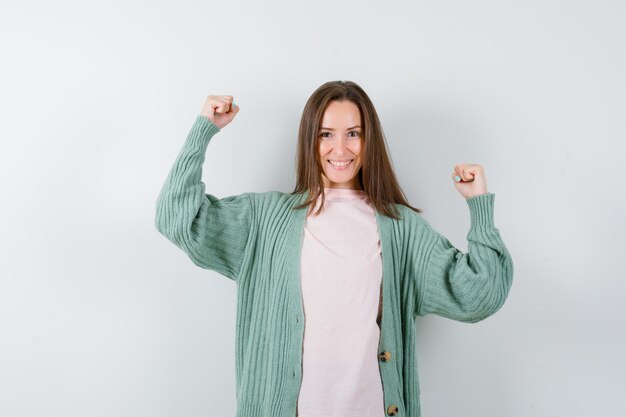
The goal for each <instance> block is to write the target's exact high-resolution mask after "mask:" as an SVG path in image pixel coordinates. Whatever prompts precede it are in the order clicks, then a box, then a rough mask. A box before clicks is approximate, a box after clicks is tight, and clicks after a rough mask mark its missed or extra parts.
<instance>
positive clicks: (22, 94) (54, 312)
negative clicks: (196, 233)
mask: <svg viewBox="0 0 626 417" xmlns="http://www.w3.org/2000/svg"><path fill="white" fill-rule="evenodd" d="M0 7H1V10H0V28H1V29H0V35H1V36H0V46H1V51H2V65H1V66H0V71H1V73H0V74H1V77H0V86H1V92H2V94H1V98H0V114H1V117H2V123H1V124H0V138H1V149H0V181H1V182H0V186H1V190H2V204H0V221H1V228H2V229H1V236H2V237H1V240H0V242H1V247H0V249H1V253H0V279H1V280H0V415H2V416H6V417H27V416H28V417H31V416H47V417H69V416H80V417H83V416H89V417H99V416H103V417H104V416H107V417H108V416H116V417H126V416H128V417H144V416H145V417H148V416H149V417H166V416H172V417H173V416H215V415H223V416H234V415H235V357H234V351H235V347H234V337H235V313H236V306H235V301H236V287H235V284H234V283H233V282H232V281H230V280H228V279H227V278H225V277H223V276H221V275H219V274H217V273H214V272H212V271H207V270H203V269H201V268H199V267H197V266H195V265H194V264H193V263H192V262H191V260H190V259H188V258H187V257H186V256H185V254H184V253H183V252H182V251H180V250H179V249H178V248H177V247H175V246H174V245H173V244H172V243H170V242H169V241H167V240H166V239H165V238H164V237H163V236H161V235H160V234H159V233H158V232H157V231H156V229H155V227H154V214H155V202H156V198H157V195H158V192H159V191H160V188H161V186H162V184H163V182H164V180H165V177H166V175H167V173H168V171H169V169H170V167H171V165H172V164H173V162H174V159H175V157H176V155H177V154H178V152H179V150H180V148H181V147H182V144H183V142H184V140H185V137H186V135H187V133H188V132H189V129H190V128H191V126H192V124H193V122H194V120H195V117H196V116H197V114H198V113H199V112H200V109H201V106H202V104H203V102H204V100H205V98H206V96H207V95H209V94H230V95H233V96H234V98H235V101H236V102H237V103H238V104H239V106H240V107H241V111H240V113H239V115H238V116H237V118H236V119H235V121H234V122H233V123H232V124H231V125H229V126H227V127H226V128H225V129H224V130H222V131H221V132H220V133H219V134H218V135H217V136H216V137H215V138H214V140H212V142H211V143H210V145H209V148H208V150H207V157H206V162H205V165H204V171H203V180H204V182H205V183H206V186H207V192H210V193H211V194H214V195H217V196H218V197H225V196H228V195H234V194H240V193H243V192H246V191H256V192H263V191H269V190H280V191H283V192H291V191H292V187H293V185H294V183H295V161H294V155H295V145H296V142H295V141H296V136H297V128H298V124H299V118H300V115H301V111H302V109H303V106H304V103H305V101H306V99H307V98H308V97H309V95H310V94H311V93H312V92H313V91H314V90H315V89H316V88H317V87H318V86H319V85H321V84H322V83H324V82H326V81H329V80H336V79H345V80H352V81H355V82H357V83H358V84H359V85H361V86H362V87H363V88H364V89H365V91H366V92H367V93H368V94H369V95H370V97H371V99H372V100H373V102H374V104H375V106H376V107H377V109H378V112H379V115H380V118H381V121H382V123H383V127H384V131H385V134H386V137H387V141H388V145H389V148H390V152H391V156H392V159H393V163H394V167H395V169H396V173H397V175H398V178H399V180H400V183H401V185H402V187H403V189H404V190H405V192H406V194H407V196H408V198H409V201H410V202H411V203H412V204H413V205H415V206H417V207H420V208H422V209H424V212H423V216H424V217H425V218H426V219H427V220H428V221H429V222H430V223H431V224H432V225H433V227H435V228H436V229H437V230H438V231H440V232H441V233H442V234H444V235H445V236H447V237H448V238H449V239H450V240H451V241H452V242H453V243H454V244H455V245H456V246H457V247H458V248H459V249H462V250H463V251H466V250H467V242H466V240H465V238H466V234H467V231H468V230H469V210H468V208H467V204H466V202H465V200H464V199H463V197H462V196H461V195H460V194H458V192H457V191H456V190H455V188H454V185H453V184H452V180H451V179H450V175H451V172H452V169H453V166H454V164H456V163H460V162H470V163H480V164H482V165H483V166H484V167H485V172H486V175H487V183H488V187H489V191H491V192H494V193H495V194H496V213H495V221H496V226H497V227H498V228H499V230H500V232H501V234H502V236H503V239H504V241H505V243H506V244H507V247H508V248H509V250H510V252H511V254H512V256H513V260H514V266H515V276H514V284H513V288H512V290H511V293H510V296H509V299H508V300H507V302H506V303H505V305H504V307H503V308H502V309H501V310H500V311H499V312H498V313H497V314H496V315H494V316H492V317H490V318H488V319H487V320H485V321H483V322H480V323H476V324H465V323H458V322H454V321H451V320H448V319H444V318H441V317H438V316H427V317H425V318H421V319H419V318H418V321H417V324H416V325H417V326H418V341H417V344H418V346H417V349H418V370H419V376H420V386H421V389H422V395H421V399H422V414H423V416H424V417H449V416H460V415H463V416H466V417H474V416H476V417H478V416H480V417H527V416H533V417H554V416H566V415H567V416H587V415H602V416H604V417H612V416H615V417H617V416H623V415H624V413H625V412H626V411H625V409H626V406H625V405H624V402H623V401H622V396H623V390H624V374H625V373H626V360H625V359H624V356H623V353H624V351H626V337H625V332H624V323H623V317H624V316H626V304H625V303H623V302H622V300H623V294H624V293H625V292H626V280H625V278H626V274H625V273H624V268H623V262H622V261H623V258H622V256H624V255H623V254H624V249H625V245H624V243H623V242H624V234H625V232H626V227H625V225H626V221H625V220H624V213H625V212H626V204H625V198H624V180H623V178H624V170H623V168H624V155H625V150H626V146H625V145H624V139H625V137H626V125H625V123H624V120H625V119H624V114H625V110H626V105H625V96H626V83H625V78H624V74H626V58H625V54H624V51H625V50H626V26H624V24H623V22H624V21H625V19H626V5H624V3H623V2H621V1H617V0H615V1H608V0H595V1H592V0H578V1H576V0H574V1H565V0H541V1H539V0H524V1H522V0H518V1H495V0H493V1H486V0H482V1H474V2H468V1H462V0H448V1H432V0H431V1H416V2H414V1H404V2H373V1H344V2H341V1H317V2H307V3H303V2H286V1H284V2H279V1H266V2H252V1H249V2H226V1H220V2H216V1H193V2H192V1H156V2H149V1H136V2H128V1H125V2H122V1H108V2H80V1H63V0H60V1H57V2H45V1H22V2H16V1H3V2H2V4H1V6H0ZM381 411H382V410H381ZM382 416H383V414H382V413H381V417H382Z"/></svg>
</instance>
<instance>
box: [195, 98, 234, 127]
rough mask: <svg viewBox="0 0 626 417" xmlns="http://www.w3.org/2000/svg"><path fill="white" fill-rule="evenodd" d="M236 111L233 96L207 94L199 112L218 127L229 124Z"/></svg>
mask: <svg viewBox="0 0 626 417" xmlns="http://www.w3.org/2000/svg"><path fill="white" fill-rule="evenodd" d="M237 113H239V106H237V105H236V104H235V103H234V102H233V96H208V97H207V99H206V101H205V102H204V105H203V106H202V111H201V112H200V114H201V115H202V116H206V117H208V119H209V120H210V121H211V122H212V123H213V124H214V125H215V126H217V127H219V128H220V129H222V128H223V127H224V126H226V125H227V124H229V123H230V122H231V121H232V120H233V119H234V118H235V116H236V115H237Z"/></svg>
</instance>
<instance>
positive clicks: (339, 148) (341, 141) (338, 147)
mask: <svg viewBox="0 0 626 417" xmlns="http://www.w3.org/2000/svg"><path fill="white" fill-rule="evenodd" d="M334 148H335V149H334V150H335V151H336V152H337V153H338V154H339V155H343V154H345V153H346V150H347V149H348V144H347V140H346V139H345V138H341V137H340V138H338V139H337V141H336V142H335V146H334Z"/></svg>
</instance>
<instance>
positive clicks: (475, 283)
mask: <svg viewBox="0 0 626 417" xmlns="http://www.w3.org/2000/svg"><path fill="white" fill-rule="evenodd" d="M219 131H220V129H219V128H218V127H217V126H215V125H214V124H213V123H212V122H211V121H210V120H209V119H208V118H207V117H205V116H202V115H198V116H197V117H196V120H195V122H194V124H193V126H192V128H191V130H190V132H189V134H188V135H187V139H186V140H185V143H184V145H183V147H182V150H181V151H180V153H179V154H178V157H177V158H176V160H175V162H174V165H173V167H172V168H171V170H170V172H169V174H168V176H167V178H166V180H165V184H164V185H163V187H162V189H161V192H160V194H159V196H158V198H157V203H156V216H155V226H156V228H157V230H158V231H159V232H160V233H161V234H162V235H164V236H165V237H166V238H167V239H169V240H170V241H171V242H172V243H174V244H175V245H176V246H178V247H179V248H180V249H182V250H183V251H184V252H185V253H186V254H187V256H189V258H190V259H191V260H192V261H193V263H194V264H196V265H198V266H200V267H202V268H205V269H209V270H212V271H216V272H218V273H219V274H221V275H223V276H225V277H227V278H229V279H231V280H233V281H234V282H235V283H236V286H237V318H236V336H235V348H236V356H235V360H236V367H235V368H236V393H237V410H236V416H237V417H295V415H296V401H297V398H298V393H299V389H300V383H301V379H302V342H303V334H304V313H303V305H302V295H301V294H302V293H301V287H300V285H301V282H300V274H299V273H300V271H299V268H300V254H301V243H302V238H303V231H304V221H305V216H306V210H307V208H306V207H305V208H302V209H298V210H294V209H293V207H294V206H296V205H298V204H299V203H301V202H304V200H305V199H306V197H307V192H305V193H295V194H288V193H283V192H279V191H268V192H261V193H257V192H246V193H243V194H239V195H232V196H228V197H224V198H221V199H220V198H218V197H216V196H214V195H212V194H207V193H205V184H204V182H202V165H203V163H204V159H205V152H206V149H207V146H208V144H209V142H210V140H211V138H212V137H213V136H214V135H215V134H216V133H218V132H219ZM211 175H214V174H211ZM221 180H222V179H221V178H217V179H215V180H214V181H215V182H217V181H221ZM494 198H495V194H493V193H486V194H482V195H479V196H474V197H471V198H468V199H466V202H467V205H468V208H469V212H470V230H469V232H468V234H467V241H468V251H467V253H463V252H461V251H460V250H458V249H456V248H455V247H454V246H453V245H452V244H451V243H450V242H449V240H448V239H447V238H445V237H444V236H443V235H441V234H440V233H438V232H437V231H435V230H434V229H433V228H432V227H431V226H430V225H429V223H428V222H427V221H426V220H425V219H423V218H422V217H421V215H420V214H419V213H416V212H414V211H413V210H411V209H409V208H407V207H405V206H402V205H396V207H397V208H398V210H399V211H400V215H401V219H400V220H395V219H392V218H390V217H387V216H385V215H384V214H382V213H380V212H378V211H377V212H376V221H377V223H378V230H379V233H380V240H381V247H382V263H383V278H382V282H383V314H382V322H381V337H380V343H379V348H378V352H379V353H382V352H389V353H390V357H389V355H387V358H389V359H388V360H380V361H379V362H378V364H379V369H380V374H381V380H382V385H383V391H384V400H385V410H382V411H383V412H385V413H387V414H388V415H393V413H392V412H391V414H389V413H390V410H391V409H394V408H396V407H397V413H396V414H395V415H396V416H397V417H403V416H408V417H420V415H421V412H420V387H419V379H418V373H417V368H416V365H417V363H416V358H415V337H416V335H415V333H416V332H415V319H416V317H417V316H424V315H426V314H437V315H439V316H442V317H446V318H449V319H452V320H456V321H461V322H467V323H475V322H478V321H480V320H483V319H485V318H487V317H489V316H491V315H492V314H494V313H495V312H496V311H498V310H499V309H500V308H501V307H502V305H503V304H504V302H505V300H506V298H507V296H508V293H509V290H510V288H511V285H512V280H513V261H512V258H511V256H510V254H509V251H508V250H507V248H506V246H505V245H504V242H503V241H502V238H501V236H500V232H499V230H498V229H497V228H496V227H495V226H494V216H493V214H494ZM228 414H231V413H228Z"/></svg>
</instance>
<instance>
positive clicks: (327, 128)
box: [320, 125, 361, 130]
mask: <svg viewBox="0 0 626 417" xmlns="http://www.w3.org/2000/svg"><path fill="white" fill-rule="evenodd" d="M357 127H361V125H356V126H352V127H349V128H347V129H346V130H350V129H354V128H357ZM320 130H335V129H333V128H330V127H321V128H320Z"/></svg>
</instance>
